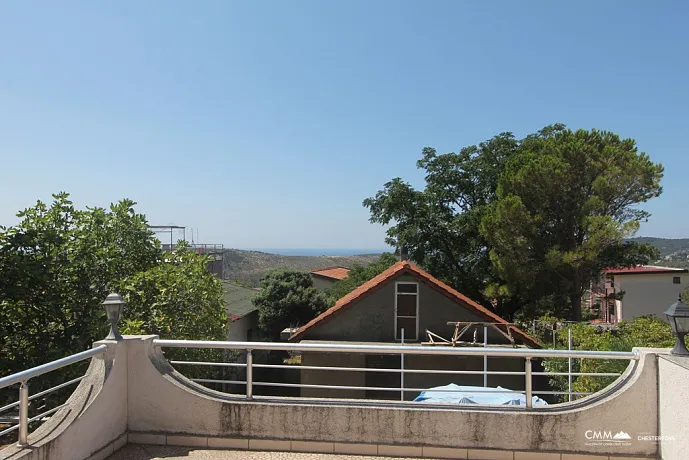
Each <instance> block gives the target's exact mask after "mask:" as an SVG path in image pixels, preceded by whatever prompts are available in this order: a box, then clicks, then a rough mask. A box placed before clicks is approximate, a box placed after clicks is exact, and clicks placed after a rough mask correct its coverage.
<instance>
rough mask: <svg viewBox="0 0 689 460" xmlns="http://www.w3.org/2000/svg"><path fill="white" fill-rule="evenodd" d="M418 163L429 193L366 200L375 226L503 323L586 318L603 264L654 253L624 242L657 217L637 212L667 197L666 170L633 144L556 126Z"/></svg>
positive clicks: (426, 155) (398, 184)
mask: <svg viewBox="0 0 689 460" xmlns="http://www.w3.org/2000/svg"><path fill="white" fill-rule="evenodd" d="M417 167H419V168H420V169H423V170H424V171H425V172H426V177H425V181H426V184H425V187H424V189H423V190H416V189H414V188H413V187H412V186H411V185H410V184H408V183H406V182H404V181H402V179H400V178H395V179H393V180H391V181H390V182H388V183H386V184H385V186H384V188H383V189H382V190H380V191H379V192H378V193H377V194H376V195H375V196H374V197H371V198H367V199H365V200H364V202H363V204H364V206H365V207H367V208H368V209H369V211H370V212H371V217H370V220H371V222H375V223H380V224H383V225H391V226H390V228H389V229H388V230H387V238H386V241H387V243H388V244H390V245H393V246H401V245H406V246H407V247H408V248H409V251H410V258H411V259H412V260H414V261H416V262H417V263H419V264H420V265H422V266H423V267H424V268H425V269H426V270H427V271H429V272H430V273H431V274H433V275H434V276H436V277H437V278H439V279H441V280H443V281H444V282H446V283H448V284H450V285H451V286H453V287H455V288H457V289H458V290H459V291H461V292H463V293H464V294H466V295H468V296H469V297H471V298H473V299H475V300H477V301H479V302H480V303H482V304H483V305H485V306H486V307H488V308H495V309H496V310H497V312H498V313H499V314H500V315H501V316H503V317H505V318H508V319H512V318H514V317H515V315H516V316H521V318H522V319H529V318H536V317H538V316H540V315H542V314H544V313H553V314H556V315H557V316H562V315H566V316H571V317H575V318H577V317H578V315H579V313H578V312H579V304H580V301H579V300H578V299H581V293H582V292H583V289H584V288H585V287H587V286H588V283H589V282H590V281H592V280H594V279H595V278H596V277H597V276H598V275H599V273H600V269H601V268H603V267H606V266H615V265H619V266H629V265H633V264H639V263H647V262H648V260H650V259H651V258H652V257H653V256H654V254H655V251H654V250H653V249H652V248H651V247H650V246H649V245H645V244H639V243H637V242H624V241H623V238H624V237H626V236H629V235H631V234H633V233H634V231H635V230H636V229H637V228H638V223H639V222H640V221H641V220H643V219H646V218H647V217H648V214H647V213H645V212H644V211H642V210H639V209H638V208H637V205H638V204H639V203H642V202H645V201H647V200H648V199H650V198H652V197H654V196H657V195H658V194H660V192H661V188H660V185H659V182H660V179H661V177H662V172H663V168H662V166H660V165H655V164H653V163H651V162H650V160H649V159H648V157H647V156H646V155H645V154H643V153H641V154H639V153H638V152H637V150H636V146H635V144H634V141H633V140H630V139H625V140H621V139H620V138H619V137H618V136H616V135H614V134H612V133H607V132H601V131H596V130H593V131H590V132H589V131H577V132H576V133H574V132H572V131H569V130H567V129H565V127H564V125H553V126H549V127H546V128H544V129H543V130H541V131H539V132H538V133H536V134H532V135H529V136H527V137H526V138H524V139H522V140H517V139H516V138H515V137H514V136H513V135H512V134H511V133H502V134H500V135H498V136H495V137H493V138H492V139H490V140H488V141H486V142H483V143H481V144H479V145H478V146H475V145H473V146H469V147H465V148H463V149H461V150H460V152H459V153H447V154H442V155H438V154H437V152H436V150H435V149H432V148H430V147H426V148H424V149H423V153H422V158H421V160H419V161H418V162H417ZM573 305H576V306H577V307H576V308H572V306H573ZM517 313H518V314H517Z"/></svg>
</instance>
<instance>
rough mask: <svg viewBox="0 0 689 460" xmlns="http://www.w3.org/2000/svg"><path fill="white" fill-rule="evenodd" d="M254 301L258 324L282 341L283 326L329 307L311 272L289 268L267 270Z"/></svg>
mask: <svg viewBox="0 0 689 460" xmlns="http://www.w3.org/2000/svg"><path fill="white" fill-rule="evenodd" d="M252 302H253V304H254V306H256V308H258V319H259V327H260V328H261V329H262V330H263V331H264V332H265V333H266V335H267V336H268V338H269V339H270V340H273V341H278V340H280V332H281V331H282V330H283V329H285V328H287V327H297V326H301V325H303V324H305V323H307V322H308V321H310V320H312V319H313V318H315V317H316V316H317V315H319V314H320V313H322V312H323V311H325V309H326V308H327V306H328V303H327V300H326V297H325V296H324V295H323V294H321V293H319V292H318V291H316V289H315V288H314V287H313V282H312V280H311V276H310V275H309V274H308V273H306V272H300V271H296V270H288V269H277V270H273V271H271V272H270V273H268V275H266V276H265V277H264V278H263V279H262V280H261V291H260V292H259V293H258V294H257V295H256V296H255V297H254V298H253V299H252Z"/></svg>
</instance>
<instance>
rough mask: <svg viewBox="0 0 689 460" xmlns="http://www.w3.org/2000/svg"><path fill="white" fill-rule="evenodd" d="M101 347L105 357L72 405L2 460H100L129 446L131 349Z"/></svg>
mask: <svg viewBox="0 0 689 460" xmlns="http://www.w3.org/2000/svg"><path fill="white" fill-rule="evenodd" d="M100 344H105V345H107V347H108V348H107V350H106V352H105V354H103V355H100V356H96V357H94V358H93V359H92V360H91V364H90V365H89V368H88V370H87V372H86V377H85V378H84V379H83V380H82V381H81V382H79V385H78V386H77V388H76V390H74V393H73V394H72V396H71V397H70V398H69V400H68V401H67V406H66V407H64V408H63V409H60V410H59V411H57V412H56V413H55V414H54V415H53V416H52V417H51V418H50V419H49V420H48V421H47V422H45V423H44V424H43V425H41V426H40V427H39V428H38V429H37V430H36V431H34V432H33V433H31V434H30V435H29V445H30V446H29V447H26V448H20V447H17V446H10V447H7V448H5V449H3V450H0V459H2V460H9V459H11V460H18V459H22V460H84V459H90V458H93V460H96V459H100V458H105V457H106V456H107V455H108V454H110V453H112V452H114V451H115V450H116V449H119V448H120V447H122V446H123V445H125V444H126V433H127V347H126V346H125V343H124V342H120V343H119V345H118V342H115V341H102V342H97V343H96V345H100ZM57 372H59V371H57ZM29 388H31V382H30V381H29Z"/></svg>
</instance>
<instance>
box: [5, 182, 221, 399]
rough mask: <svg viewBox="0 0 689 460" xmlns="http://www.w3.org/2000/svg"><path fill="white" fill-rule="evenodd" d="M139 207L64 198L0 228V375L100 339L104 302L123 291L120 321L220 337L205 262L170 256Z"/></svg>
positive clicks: (50, 379) (214, 291)
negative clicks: (79, 203) (80, 204)
mask: <svg viewBox="0 0 689 460" xmlns="http://www.w3.org/2000/svg"><path fill="white" fill-rule="evenodd" d="M134 205H135V203H134V202H133V201H131V200H122V201H120V202H119V203H117V204H113V205H111V206H110V209H109V210H106V209H103V208H86V209H85V210H78V209H75V208H74V206H73V204H72V202H71V201H70V200H69V195H68V194H67V193H60V194H57V195H54V196H53V202H52V203H51V204H50V205H46V204H45V203H42V202H40V201H39V202H38V203H37V204H36V205H35V206H34V207H32V208H29V209H26V210H24V211H21V212H19V213H18V217H19V218H20V219H21V221H20V222H19V224H17V225H16V226H14V227H10V228H0V375H7V374H11V373H14V372H18V371H20V370H23V369H26V368H28V367H33V366H37V365H39V364H43V363H45V362H48V361H52V360H55V359H59V358H63V357H65V356H67V355H70V354H73V353H77V352H80V351H83V350H85V349H87V348H88V347H90V346H91V344H92V343H93V342H94V341H96V340H100V339H102V338H104V337H105V335H106V334H107V330H108V325H107V322H106V319H105V312H104V309H103V307H102V306H101V302H103V300H104V299H105V297H106V295H107V294H108V293H109V292H111V291H122V293H123V295H124V296H125V299H126V300H127V301H129V302H130V304H129V306H128V307H127V308H126V309H125V312H124V318H125V319H127V318H130V319H131V320H132V321H140V323H130V324H139V325H140V326H141V330H142V332H147V333H151V332H154V333H160V335H161V336H163V337H167V338H171V339H174V338H191V337H192V336H194V335H195V337H194V338H197V339H203V338H206V339H214V338H219V331H220V327H221V326H222V327H224V325H225V324H226V323H225V320H224V319H222V318H223V315H224V314H225V312H224V306H223V305H222V300H221V299H222V293H221V291H220V290H219V289H218V288H217V286H216V284H217V281H215V280H211V279H210V278H209V275H208V274H207V273H206V272H205V270H203V271H202V270H201V269H200V268H201V267H203V265H204V263H205V262H204V259H203V258H201V257H200V256H197V255H195V254H193V253H191V252H190V251H187V250H183V251H181V252H178V253H176V254H174V255H167V256H166V255H165V253H163V251H162V250H161V248H160V244H159V242H158V241H157V240H155V239H154V238H153V234H152V233H151V231H150V230H149V229H148V225H147V221H146V218H145V216H143V215H141V214H137V213H136V212H135V211H134ZM173 300H174V301H173ZM190 318H193V320H191V321H190ZM149 327H150V328H151V329H148V328H149ZM147 329H148V330H147ZM82 370H83V369H82ZM79 371H80V368H79V366H76V367H75V366H70V367H68V368H65V370H64V372H65V373H72V374H76V373H78V372H79ZM64 380H65V374H64V373H63V374H62V375H60V373H49V374H46V375H45V376H41V377H40V378H37V379H32V382H33V385H32V391H34V392H36V391H40V389H41V388H43V387H45V386H47V385H50V384H52V383H56V382H62V381H64ZM68 390H70V389H68ZM0 399H1V396H0Z"/></svg>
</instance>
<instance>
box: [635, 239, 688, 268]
mask: <svg viewBox="0 0 689 460" xmlns="http://www.w3.org/2000/svg"><path fill="white" fill-rule="evenodd" d="M630 241H636V242H637V243H646V244H650V245H652V246H654V247H656V248H658V250H659V251H660V259H659V260H655V261H653V264H655V265H665V266H668V267H679V268H689V238H656V237H653V236H640V237H638V238H630Z"/></svg>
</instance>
